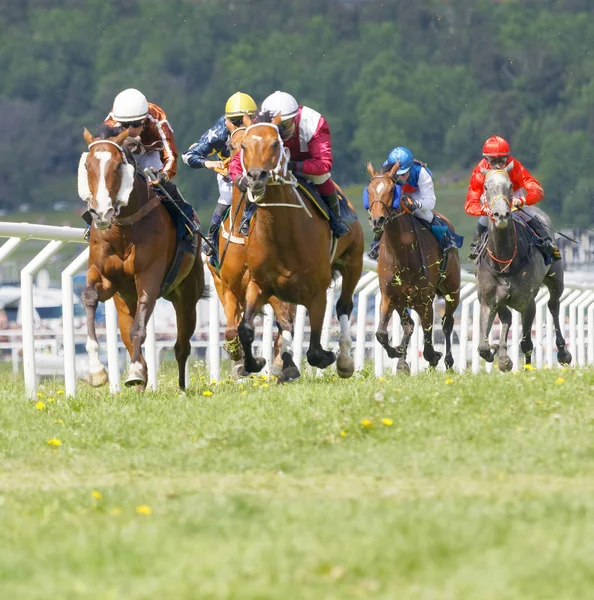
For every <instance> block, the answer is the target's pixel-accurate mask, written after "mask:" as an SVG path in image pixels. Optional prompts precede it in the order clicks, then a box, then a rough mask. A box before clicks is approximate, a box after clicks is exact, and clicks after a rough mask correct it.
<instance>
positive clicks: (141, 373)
mask: <svg viewBox="0 0 594 600" xmlns="http://www.w3.org/2000/svg"><path fill="white" fill-rule="evenodd" d="M157 279H158V278H155V277H151V276H150V275H149V274H148V273H141V274H139V275H138V276H137V279H136V293H137V294H138V302H137V304H136V314H135V315H134V321H133V322H132V326H131V327H130V338H131V339H132V356H131V357H130V368H129V369H128V375H127V376H126V381H125V382H124V383H125V384H126V385H127V386H128V387H131V386H133V385H139V386H141V387H144V386H146V380H147V368H146V362H144V358H143V356H142V348H141V346H142V344H144V340H145V339H146V324H147V323H148V320H149V319H150V317H151V314H152V312H153V309H154V308H155V302H156V301H157V297H158V296H159V289H160V286H161V280H160V279H158V280H157Z"/></svg>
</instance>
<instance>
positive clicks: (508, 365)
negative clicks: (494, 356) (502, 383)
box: [499, 356, 514, 373]
mask: <svg viewBox="0 0 594 600" xmlns="http://www.w3.org/2000/svg"><path fill="white" fill-rule="evenodd" d="M513 368H514V363H513V361H512V359H511V358H510V357H509V356H506V357H504V358H500V359H499V370H500V371H501V372H502V373H507V372H509V371H511V370H512V369H513Z"/></svg>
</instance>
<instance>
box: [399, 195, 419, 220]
mask: <svg viewBox="0 0 594 600" xmlns="http://www.w3.org/2000/svg"><path fill="white" fill-rule="evenodd" d="M400 206H402V210H403V211H404V212H405V213H408V214H409V215H411V214H412V213H414V212H415V210H418V209H419V208H421V205H420V204H419V203H418V202H417V201H416V200H413V199H412V198H411V197H410V196H402V200H400Z"/></svg>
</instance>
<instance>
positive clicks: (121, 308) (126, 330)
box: [113, 294, 146, 389]
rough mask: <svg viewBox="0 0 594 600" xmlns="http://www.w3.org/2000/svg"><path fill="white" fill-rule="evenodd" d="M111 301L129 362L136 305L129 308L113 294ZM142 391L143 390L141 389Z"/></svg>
mask: <svg viewBox="0 0 594 600" xmlns="http://www.w3.org/2000/svg"><path fill="white" fill-rule="evenodd" d="M113 301H114V303H115V305H116V309H117V311H118V326H119V329H120V335H121V337H122V342H124V346H126V350H128V355H129V356H130V360H131V359H132V354H133V353H134V344H133V343H132V338H131V337H130V329H131V328H132V323H133V322H134V315H135V311H136V305H132V306H130V305H129V304H128V303H127V302H126V301H125V300H124V299H123V298H122V297H121V296H120V295H118V294H115V295H114V297H113ZM140 359H141V362H143V364H145V366H146V363H145V362H144V357H143V356H141V357H140ZM141 389H144V388H141Z"/></svg>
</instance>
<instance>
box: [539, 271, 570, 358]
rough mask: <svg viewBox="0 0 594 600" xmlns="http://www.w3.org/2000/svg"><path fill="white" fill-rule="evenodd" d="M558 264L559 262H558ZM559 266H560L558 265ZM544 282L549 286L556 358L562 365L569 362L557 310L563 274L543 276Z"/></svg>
mask: <svg viewBox="0 0 594 600" xmlns="http://www.w3.org/2000/svg"><path fill="white" fill-rule="evenodd" d="M559 264H560V263H559ZM558 268H561V267H558ZM544 283H545V284H546V286H547V287H548V288H549V293H550V298H549V302H548V308H549V312H550V313H551V316H552V317H553V324H554V326H555V342H556V345H557V360H558V361H559V363H560V364H562V365H569V364H571V359H572V356H571V353H570V352H569V350H567V348H566V346H565V338H564V337H563V332H562V330H561V324H560V322H559V310H560V306H559V305H560V301H561V294H563V275H562V273H558V274H555V275H548V276H547V277H545V281H544Z"/></svg>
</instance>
